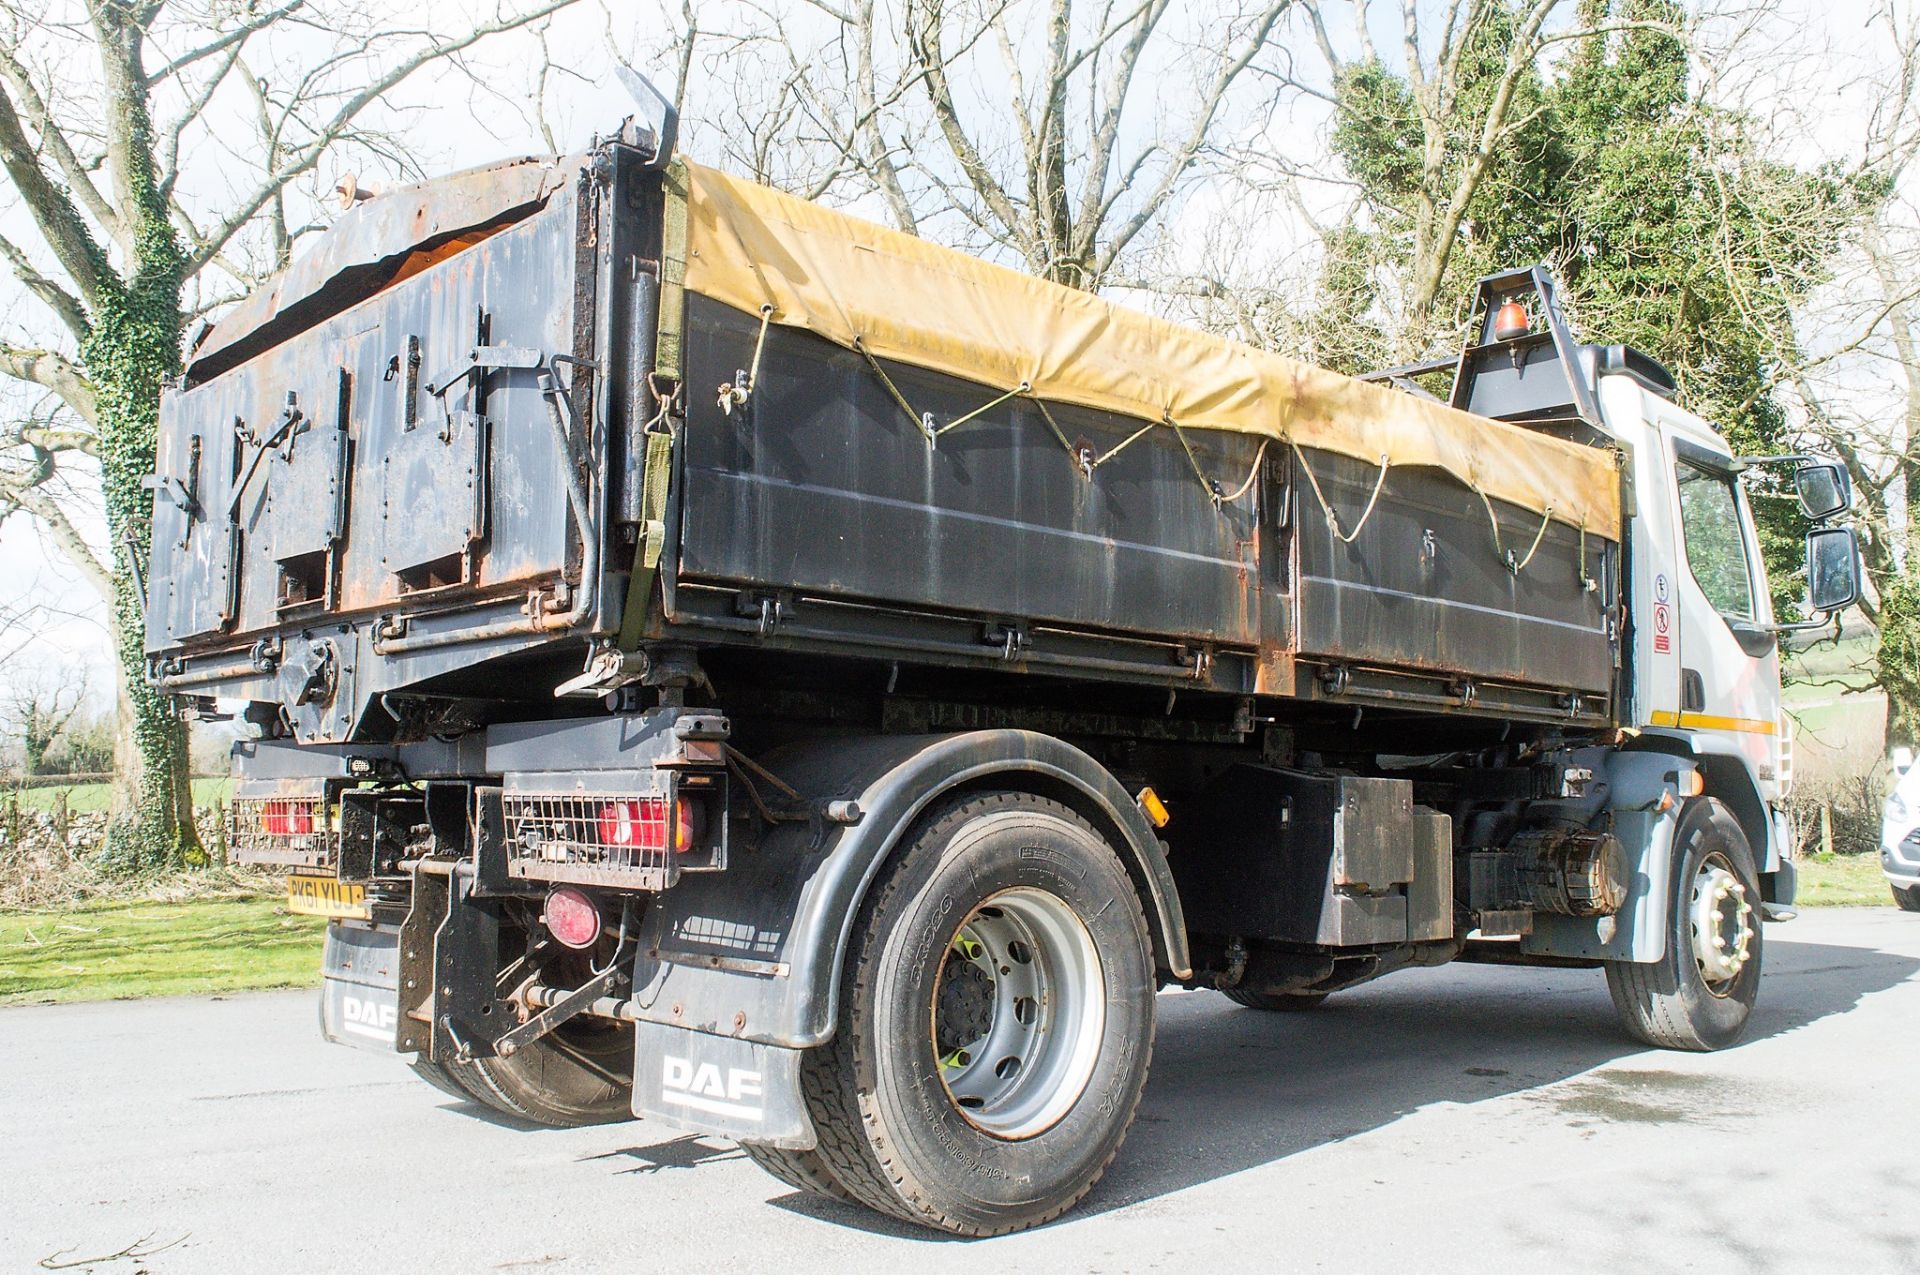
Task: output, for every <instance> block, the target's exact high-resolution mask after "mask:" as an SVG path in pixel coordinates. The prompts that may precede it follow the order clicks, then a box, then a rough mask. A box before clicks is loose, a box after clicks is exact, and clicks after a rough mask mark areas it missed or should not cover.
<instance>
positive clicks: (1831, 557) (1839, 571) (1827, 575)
mask: <svg viewBox="0 0 1920 1275" xmlns="http://www.w3.org/2000/svg"><path fill="white" fill-rule="evenodd" d="M1859 600H1860V546H1859V544H1858V543H1857V542H1856V541H1855V540H1854V535H1853V528H1851V527H1821V528H1818V529H1817V530H1814V531H1809V532H1808V533H1807V608H1808V609H1809V610H1811V611H1814V612H1816V613H1820V614H1825V613H1830V612H1834V611H1841V610H1845V609H1846V608H1847V607H1850V606H1852V605H1853V604H1854V603H1856V602H1858V601H1859Z"/></svg>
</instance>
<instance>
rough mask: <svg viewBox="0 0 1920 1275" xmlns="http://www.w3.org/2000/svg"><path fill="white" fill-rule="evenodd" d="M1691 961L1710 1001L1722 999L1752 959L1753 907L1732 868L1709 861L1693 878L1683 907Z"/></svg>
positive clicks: (1714, 856) (1722, 861)
mask: <svg viewBox="0 0 1920 1275" xmlns="http://www.w3.org/2000/svg"><path fill="white" fill-rule="evenodd" d="M1687 914H1688V922H1689V924H1688V929H1689V931H1690V932H1691V934H1692V937H1693V960H1694V964H1695V965H1696V966H1697V967H1698V968H1699V970H1700V978H1701V980H1702V981H1703V982H1704V983H1705V984H1706V985H1707V990H1708V991H1709V992H1711V993H1712V994H1713V995H1715V996H1726V995H1727V994H1728V993H1730V992H1731V991H1732V990H1733V984H1734V982H1735V980H1737V979H1738V978H1739V977H1740V975H1741V973H1742V972H1744V971H1745V969H1746V967H1747V962H1748V961H1750V960H1752V959H1753V938H1754V925H1753V904H1752V903H1751V902H1750V901H1749V900H1748V898H1747V887H1746V885H1745V883H1743V882H1742V881H1741V880H1740V878H1739V877H1738V876H1736V875H1735V874H1734V872H1733V865H1732V864H1730V863H1728V862H1727V861H1726V859H1724V858H1723V857H1721V856H1720V855H1718V854H1712V855H1708V856H1707V857H1706V859H1704V860H1702V861H1701V864H1700V869H1699V871H1697V872H1695V873H1694V875H1693V886H1692V892H1691V893H1690V894H1689V896H1688V904H1687Z"/></svg>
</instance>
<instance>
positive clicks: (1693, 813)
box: [1607, 797, 1761, 1051]
mask: <svg viewBox="0 0 1920 1275" xmlns="http://www.w3.org/2000/svg"><path fill="white" fill-rule="evenodd" d="M1672 853H1673V878H1672V881H1671V883H1670V884H1669V886H1668V912H1669V916H1668V919H1667V950H1666V955H1665V956H1664V957H1663V958H1662V959H1660V960H1658V961H1655V962H1652V963H1650V964H1638V963H1632V962H1626V961H1617V962H1613V963H1611V964H1609V965H1608V966H1607V989H1608V990H1609V991H1610V992H1612V994H1613V1004H1614V1008H1615V1010H1617V1011H1618V1013H1619V1016H1620V1023H1621V1026H1623V1027H1625V1028H1626V1029H1627V1032H1628V1034H1629V1035H1631V1036H1633V1037H1634V1038H1635V1039H1637V1040H1641V1041H1644V1042H1645V1043H1647V1044H1649V1045H1653V1046H1656V1047H1658V1048H1662V1049H1690V1050H1700V1051H1704V1050H1711V1049H1724V1048H1725V1047H1727V1046H1728V1045H1731V1044H1733V1043H1734V1042H1735V1041H1736V1040H1738V1039H1739V1038H1740V1034H1741V1032H1743V1031H1744V1030H1746V1026H1747V1017H1748V1015H1750V1014H1751V1013H1752V1012H1753V1003H1754V999H1755V997H1756V996H1757V995H1758V994H1759V991H1760V949H1761V941H1760V877H1759V873H1758V872H1757V871H1756V870H1755V867H1754V861H1753V850H1752V847H1750V846H1749V845H1748V844H1747V836H1746V833H1744V832H1742V831H1741V829H1740V824H1739V822H1738V821H1737V820H1736V819H1734V817H1733V812H1732V811H1730V810H1728V809H1727V808H1726V806H1724V805H1723V804H1721V803H1720V802H1719V801H1716V800H1715V799H1713V798H1711V797H1706V798H1701V799H1698V800H1695V801H1692V802H1690V803H1689V804H1688V808H1687V810H1686V812H1685V813H1684V814H1683V815H1682V816H1681V819H1680V826H1679V828H1678V829H1676V830H1675V832H1674V837H1673V852H1672Z"/></svg>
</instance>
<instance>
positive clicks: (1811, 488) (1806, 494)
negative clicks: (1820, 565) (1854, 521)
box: [1793, 461, 1853, 561]
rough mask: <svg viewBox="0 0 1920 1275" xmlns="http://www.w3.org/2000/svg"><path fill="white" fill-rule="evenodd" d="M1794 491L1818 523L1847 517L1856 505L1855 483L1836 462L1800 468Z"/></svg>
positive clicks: (1796, 476)
mask: <svg viewBox="0 0 1920 1275" xmlns="http://www.w3.org/2000/svg"><path fill="white" fill-rule="evenodd" d="M1793 489H1794V491H1795V492H1796V493H1797V494H1798V495H1799V497H1800V508H1802V509H1804V510H1806V513H1807V517H1809V518H1811V519H1813V520H1814V521H1815V522H1820V521H1823V520H1824V519H1827V518H1831V517H1833V516H1834V515H1835V514H1838V513H1845V512H1846V510H1847V508H1848V507H1849V506H1850V505H1852V504H1853V482H1852V480H1851V479H1849V478H1848V477H1847V471H1846V470H1845V469H1844V468H1843V467H1841V466H1839V465H1836V464H1834V463H1833V462H1832V461H1816V462H1814V463H1813V464H1809V465H1802V466H1800V468H1799V469H1797V470H1795V471H1794V474H1793ZM1808 561H1812V559H1808Z"/></svg>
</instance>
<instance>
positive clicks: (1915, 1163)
mask: <svg viewBox="0 0 1920 1275" xmlns="http://www.w3.org/2000/svg"><path fill="white" fill-rule="evenodd" d="M1767 938H1768V951H1767V975H1766V981H1765V984H1764V986H1763V989H1762V992H1761V1008H1760V1010H1759V1011H1758V1012H1757V1014H1756V1016H1755V1019H1754V1023H1753V1027H1752V1029H1751V1031H1750V1033H1749V1036H1748V1038H1747V1041H1746V1042H1745V1043H1744V1044H1743V1045H1741V1046H1740V1047H1739V1048H1737V1049H1733V1050H1730V1051H1727V1052H1725V1053H1721V1054H1712V1055H1686V1054H1669V1053H1657V1052H1646V1051H1642V1050H1640V1049H1638V1048H1636V1047H1635V1046H1634V1045H1633V1044H1631V1043H1630V1042H1627V1041H1626V1040H1624V1039H1623V1038H1622V1037H1621V1036H1620V1035H1619V1034H1618V1033H1617V1032H1616V1030H1615V1028H1614V1026H1613V1021H1612V1011H1611V1007H1610V1005H1609V1003H1608V1000H1607V994H1606V990H1605V988H1604V986H1603V984H1602V980H1601V977H1600V975H1599V974H1597V973H1591V972H1584V971H1559V970H1554V971H1547V970H1512V969H1501V968H1492V967H1484V966H1458V967H1450V968H1447V969H1440V970H1420V971H1410V972H1406V973H1402V974H1399V975H1397V976H1394V977H1391V978H1388V979H1386V980H1384V981H1382V982H1380V983H1378V984H1375V985H1373V986H1371V987H1366V988H1362V989H1358V990H1355V991H1353V992H1349V993H1346V994H1344V995H1340V996H1335V997H1333V998H1332V999H1331V1000H1330V1001H1329V1002H1328V1003H1327V1005H1326V1006H1325V1008H1324V1009H1323V1010H1322V1011H1320V1012H1318V1013H1313V1014H1305V1015H1267V1014H1260V1013H1257V1012H1255V1011H1251V1010H1243V1009H1239V1008H1237V1007H1235V1006H1232V1005H1230V1004H1228V1003H1227V1002H1226V1001H1225V1000H1224V999H1223V998H1221V997H1218V996H1215V995H1212V994H1210V993H1173V994H1168V995H1163V996H1162V997H1161V998H1160V1034H1159V1042H1158V1046H1157V1048H1156V1050H1155V1054H1154V1060H1153V1077H1152V1080H1151V1081H1150V1083H1149V1085H1148V1087H1147V1094H1146V1099H1145V1102H1144V1103H1143V1105H1142V1107H1141V1111H1140V1118H1139V1121H1138V1123H1137V1124H1136V1125H1135V1126H1134V1129H1133V1133H1132V1134H1131V1136H1130V1137H1129V1139H1128V1142H1127V1145H1126V1147H1125V1149H1124V1150H1123V1151H1122V1152H1121V1156H1120V1159H1119V1160H1118V1162H1117V1163H1116V1164H1115V1165H1114V1167H1113V1169H1112V1170H1111V1171H1110V1172H1109V1173H1108V1174H1107V1177H1106V1179H1105V1180H1104V1181H1103V1182H1102V1183H1101V1184H1100V1186H1099V1187H1097V1188H1096V1189H1095V1191H1094V1193H1093V1195H1092V1196H1091V1197H1089V1199H1088V1200H1087V1201H1086V1202H1085V1203H1084V1204H1082V1205H1081V1207H1080V1208H1079V1209H1078V1210H1076V1211H1075V1212H1073V1213H1071V1214H1069V1215H1068V1216H1067V1217H1066V1218H1065V1219H1063V1220H1062V1221H1060V1222H1057V1223H1055V1224H1054V1225H1052V1226H1049V1227H1046V1228H1044V1229H1042V1230H1039V1231H1035V1232H1030V1233H1028V1234H1024V1235H1018V1236H1011V1237H1007V1238H1004V1239H998V1240H988V1241H981V1242H971V1243H969V1242H960V1241H954V1240H949V1239H944V1238H941V1237H938V1236H933V1235H931V1234H928V1233H924V1232H917V1231H913V1230H910V1229H908V1228H904V1227H900V1226H896V1225H894V1224H892V1223H890V1222H887V1221H885V1220H882V1219H880V1218H878V1217H876V1216H874V1215H870V1214H867V1213H865V1212H863V1211H860V1210H856V1209H852V1208H847V1207H842V1206H840V1205H837V1204H832V1203H828V1202H823V1201H820V1200H816V1199H814V1198H812V1197H809V1196H805V1195H800V1194H796V1193H794V1192H792V1191H790V1190H788V1189H787V1188H786V1187H783V1186H781V1185H780V1184H778V1183H776V1182H775V1181H774V1180H773V1179H771V1178H768V1177H766V1176H764V1175H763V1174H762V1173H761V1172H760V1171H759V1170H758V1169H756V1168H755V1167H754V1166H753V1165H752V1164H750V1163H748V1162H747V1161H746V1160H745V1159H744V1158H743V1157H742V1156H741V1154H740V1152H739V1151H738V1150H737V1149H735V1148H734V1147H733V1146H731V1145H730V1144H727V1143H725V1142H722V1141H718V1140H707V1139H701V1138H692V1137H685V1136H682V1135H680V1134H677V1133H675V1132H672V1131H668V1130H664V1129H660V1128H658V1127H650V1126H649V1125H647V1124H646V1123H644V1122H637V1123H632V1124H625V1125H617V1126H611V1127H603V1128H597V1129H586V1130H573V1131H562V1132H556V1131H546V1130H527V1129H520V1128H513V1127H509V1126H507V1125H505V1124H502V1123H500V1122H498V1121H495V1120H490V1119H488V1118H487V1117H486V1116H485V1115H484V1114H482V1113H480V1112H479V1111H478V1110H477V1109H475V1108H473V1107H470V1106H466V1105H463V1104H460V1103H456V1102H453V1101H451V1100H449V1099H448V1098H446V1097H445V1096H444V1095H442V1094H440V1093H438V1092H436V1091H435V1090H433V1089H431V1088H429V1087H428V1086H427V1085H426V1084H424V1083H422V1082H420V1081H418V1080H415V1079H413V1077H412V1076H411V1075H410V1074H409V1073H408V1072H407V1071H406V1070H405V1068H404V1067H403V1066H402V1065H401V1064H400V1063H399V1062H398V1061H397V1060H391V1059H386V1058H381V1057H377V1056H374V1055H370V1054H365V1053H360V1052H357V1051H352V1050H348V1049H343V1048H340V1047H337V1046H330V1045H326V1044H323V1043H322V1042H321V1041H320V1039H319V1037H318V1035H317V1034H316V1028H315V1023H314V1017H315V1015H314V997H313V995H312V994H310V993H298V994H291V993H275V994H264V995H253V996H236V997H233V998H230V999H224V1000H172V1001H145V1002H125V1003H117V1004H99V1005H76V1006H52V1007H45V1008H23V1009H7V1010H0V1157H4V1158H3V1159H0V1271H12V1270H22V1271H31V1270H34V1269H37V1267H38V1265H39V1264H40V1263H41V1262H43V1261H46V1260H49V1259H50V1260H51V1261H52V1262H76V1261H79V1260H80V1259H83V1258H93V1257H103V1256H104V1255H107V1254H112V1253H115V1252H117V1251H120V1250H124V1249H127V1248H128V1246H129V1245H133V1246H135V1247H134V1248H133V1251H132V1253H131V1254H130V1255H129V1256H125V1257H118V1258H111V1259H106V1260H100V1261H97V1262H94V1263H92V1264H91V1265H80V1266H74V1267H72V1268H71V1269H74V1270H88V1269H91V1270H97V1271H102V1272H127V1273H129V1275H131V1272H134V1271H137V1270H145V1271H149V1272H153V1273H154V1275H170V1273H172V1272H190V1271H245V1272H285V1271H334V1270H354V1271H363V1272H382V1273H385V1272H416V1271H456V1272H480V1271H531V1272H547V1271H552V1272H556V1273H559V1275H571V1273H572V1272H578V1271H614V1270H617V1271H624V1272H639V1271H671V1272H675V1273H676V1275H679V1273H681V1272H691V1271H705V1270H721V1269H726V1270H730V1269H738V1270H744V1271H754V1272H767V1273H778V1275H799V1273H801V1272H808V1271H832V1272H836V1273H839V1272H858V1271H868V1270H889V1271H892V1272H899V1273H900V1275H907V1273H908V1272H911V1273H912V1275H919V1272H923V1271H946V1270H964V1271H968V1272H976V1273H979V1272H991V1273H992V1275H1000V1273H1001V1272H1007V1271H1018V1270H1036V1271H1078V1270H1097V1271H1150V1270H1167V1271H1180V1272H1186V1271H1196V1270H1198V1271H1209V1272H1211V1271H1237V1270H1329V1271H1392V1272H1413V1271H1418V1272H1427V1271H1457V1270H1469V1269H1471V1270H1474V1271H1480V1272H1487V1271H1494V1272H1498V1271H1520V1270H1527V1271H1543V1272H1556V1273H1557V1272H1561V1271H1570V1270H1596V1271H1606V1272H1609V1273H1610V1275H1620V1273H1621V1272H1639V1271H1678V1270H1688V1271H1740V1272H1743V1273H1751V1272H1766V1271H1793V1272H1799V1271H1826V1270H1833V1271H1845V1272H1848V1273H1849V1275H1860V1273H1864V1272H1871V1271H1903V1272H1912V1271H1916V1270H1920V1101H1917V1099H1920V975H1917V973H1916V972H1917V971H1920V916H1911V915H1902V914H1900V913H1897V912H1895V911H1893V910H1891V909H1843V910H1829V911H1817V912H1812V913H1808V914H1805V915H1803V917H1802V919H1800V920H1799V921H1796V922H1793V923H1792V924H1790V925H1785V926H1770V927H1769V928H1768V931H1767ZM154 1250H158V1251H154ZM143 1254H144V1256H142V1255H143Z"/></svg>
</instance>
